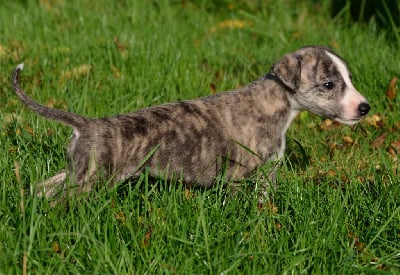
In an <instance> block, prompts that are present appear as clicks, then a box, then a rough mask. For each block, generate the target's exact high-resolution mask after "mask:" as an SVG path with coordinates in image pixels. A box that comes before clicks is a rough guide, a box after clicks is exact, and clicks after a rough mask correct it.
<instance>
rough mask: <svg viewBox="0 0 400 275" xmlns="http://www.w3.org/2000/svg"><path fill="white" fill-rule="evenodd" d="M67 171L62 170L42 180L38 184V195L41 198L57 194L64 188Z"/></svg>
mask: <svg viewBox="0 0 400 275" xmlns="http://www.w3.org/2000/svg"><path fill="white" fill-rule="evenodd" d="M66 178H67V173H66V172H65V170H61V171H60V172H59V173H57V174H56V175H55V176H53V177H51V178H49V179H48V180H45V181H43V182H40V183H38V184H37V185H36V195H37V196H38V197H39V198H43V197H45V198H50V197H52V196H54V195H56V194H57V193H58V192H59V191H60V189H63V188H64V184H65V180H66Z"/></svg>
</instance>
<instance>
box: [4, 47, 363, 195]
mask: <svg viewBox="0 0 400 275" xmlns="http://www.w3.org/2000/svg"><path fill="white" fill-rule="evenodd" d="M22 68H23V65H22V64H20V65H18V66H17V67H16V69H15V70H14V72H13V74H12V85H13V88H14V91H15V93H16V94H17V96H18V97H19V98H20V99H21V100H22V102H23V103H25V104H26V105H27V106H28V107H29V108H30V109H32V110H33V111H35V112H36V113H38V114H40V115H42V116H44V117H46V118H49V119H52V120H56V121H59V122H62V123H64V124H66V125H69V126H71V127H72V128H73V136H72V140H71V142H70V144H69V146H68V149H67V157H68V164H67V167H66V169H65V170H62V171H60V172H59V173H58V174H56V175H55V176H54V177H52V178H50V179H48V180H46V181H44V182H42V183H39V184H38V185H37V188H38V195H39V196H45V197H51V196H53V195H54V194H55V193H57V192H56V191H57V189H59V188H60V187H62V188H63V187H64V184H65V182H66V181H68V182H69V183H72V184H73V185H74V186H75V187H76V188H75V189H76V192H77V193H80V192H85V191H90V190H92V189H93V187H94V186H95V184H96V183H100V184H101V183H104V182H112V183H115V182H120V181H123V180H125V179H128V178H130V177H135V176H138V175H140V173H142V172H143V169H144V168H145V167H147V169H149V171H150V173H151V175H153V176H161V177H165V178H172V177H178V179H181V180H182V181H183V182H185V183H187V184H189V185H197V186H204V187H209V186H212V185H213V183H214V182H215V178H216V176H217V175H218V174H219V173H221V171H222V170H224V173H225V174H224V176H225V177H226V179H227V180H231V181H236V180H239V179H243V178H246V177H248V176H250V175H251V174H252V173H254V172H255V171H256V170H257V169H258V168H259V167H260V166H262V165H263V164H265V163H267V162H269V161H273V160H277V159H280V158H282V156H283V154H284V150H285V134H286V131H287V129H288V127H289V126H290V124H291V122H292V121H293V119H294V118H295V117H296V115H297V114H298V113H299V112H301V111H303V110H308V111H310V112H312V113H315V114H318V115H321V116H325V117H328V118H331V119H333V120H336V121H339V122H341V123H344V124H349V125H352V124H355V123H356V122H358V121H360V119H361V118H363V117H364V116H365V115H366V114H367V113H368V112H369V110H370V105H369V104H368V102H367V100H366V99H365V98H364V97H363V96H362V95H361V94H360V93H359V92H358V91H357V90H356V88H354V86H353V84H352V82H351V74H350V72H349V70H348V67H347V65H346V63H345V61H344V60H343V59H342V58H340V57H339V56H338V55H336V54H335V53H333V52H332V51H331V50H329V49H328V48H325V47H321V46H307V47H304V48H301V49H299V50H297V51H296V52H293V53H290V54H287V55H285V56H284V57H283V58H282V59H280V60H279V61H278V62H276V63H275V64H274V65H273V66H272V67H271V69H270V71H269V73H267V74H266V75H264V76H262V77H261V78H259V79H258V80H256V81H255V82H253V83H250V84H248V85H247V86H245V87H242V88H240V89H237V90H234V91H229V92H224V93H219V94H216V95H211V96H207V97H203V98H199V99H194V100H187V101H180V102H175V103H167V104H162V105H159V106H154V107H149V108H144V109H141V110H138V111H136V112H133V113H128V114H121V115H115V116H111V117H106V118H87V117H84V116H80V115H77V114H74V113H71V112H66V111H61V110H57V109H53V108H49V107H46V106H43V105H41V104H39V103H37V102H35V101H34V100H32V99H31V98H29V97H28V96H27V95H26V94H25V92H24V91H23V90H22V88H21V87H20V85H19V84H18V80H19V75H20V72H21V70H22ZM267 185H268V183H265V187H266V186H267Z"/></svg>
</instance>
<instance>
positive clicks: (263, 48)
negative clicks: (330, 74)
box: [0, 0, 400, 274]
mask: <svg viewBox="0 0 400 275" xmlns="http://www.w3.org/2000/svg"><path fill="white" fill-rule="evenodd" d="M383 16H384V15H383ZM387 20H388V22H389V23H390V22H391V18H390V16H387ZM399 43H400V38H399V28H398V27H396V26H394V25H392V26H390V25H389V27H385V28H382V27H380V26H378V25H377V24H376V22H375V21H374V20H373V19H372V20H367V21H365V22H354V21H353V20H352V19H351V18H350V15H349V10H348V8H345V9H343V10H342V11H341V12H340V13H338V14H337V15H335V16H332V15H331V14H330V2H329V1H323V0H321V1H308V0H302V1H295V0H288V1H268V0H266V1H256V0H247V1H245V0H242V1H229V0H223V1H196V0H193V1H189V0H186V1H183V0H182V1H178V0H175V1H174V0H170V1H166V0H159V1H156V0H151V1H147V0H118V1H105V0H98V1H90V0H82V1H78V0H71V1H67V0H37V1H29V0H26V1H24V0H19V1H2V3H1V9H0V152H1V157H0V273H1V274H21V273H22V274H28V273H32V274H66V273H72V274H161V273H164V274H175V273H177V274H275V273H284V274H286V273H302V272H303V273H312V274H352V273H360V274H366V273H367V274H369V273H379V274H380V273H382V274H390V273H391V274H394V273H400V185H399V179H400V177H399V172H400V171H399V161H398V156H399V152H400V121H399V118H400V109H399V101H400V99H399V95H397V92H398V88H397V84H396V77H398V75H399V73H400V50H399V45H400V44H399ZM310 44H318V45H325V46H328V47H330V48H332V49H333V50H334V51H336V52H337V53H338V54H340V55H341V56H343V57H344V59H346V60H347V62H348V64H349V67H350V70H351V72H352V75H353V82H354V85H355V87H356V88H357V89H358V90H359V91H360V92H361V93H362V94H363V95H365V97H366V98H367V99H368V100H369V103H370V104H371V107H372V109H371V112H370V114H369V115H368V117H367V118H366V119H364V120H363V121H362V122H361V123H359V124H357V125H355V126H351V127H350V126H344V125H339V124H337V123H335V122H332V121H330V120H328V119H326V118H322V117H318V116H315V115H313V114H311V113H307V112H304V113H302V114H300V115H299V116H298V117H297V118H296V119H295V121H294V123H293V124H292V126H291V127H290V129H289V131H288V134H287V143H288V146H287V147H288V148H287V151H286V154H285V161H284V162H283V164H282V167H281V168H280V169H279V173H278V175H277V181H278V186H279V188H278V189H276V190H273V191H272V193H273V198H274V200H273V203H270V204H268V205H266V206H265V207H263V208H262V209H259V208H258V206H257V196H256V194H255V192H253V189H254V185H255V183H254V182H256V181H257V175H255V176H254V177H253V178H252V179H249V180H248V181H246V182H244V183H243V186H242V187H240V188H238V189H237V190H236V192H231V190H230V189H229V188H227V186H229V182H225V181H224V180H219V181H218V180H217V183H216V185H215V186H214V187H213V188H211V189H202V188H193V189H188V188H186V187H185V186H183V185H182V184H180V183H179V182H170V181H168V180H163V179H156V180H154V179H153V180H152V179H150V178H149V177H148V175H147V173H144V174H143V175H142V176H141V177H140V178H139V179H135V180H132V181H131V182H129V183H125V184H121V185H119V186H116V187H113V188H101V189H100V190H98V191H97V192H92V193H89V194H83V195H81V196H79V197H77V198H72V199H71V200H70V201H69V205H68V208H66V207H65V205H62V204H61V205H56V206H55V207H51V205H50V202H49V201H47V200H45V199H39V198H37V197H35V196H34V191H33V190H34V187H35V183H36V182H40V181H41V180H44V179H46V178H48V177H50V176H52V175H54V174H55V173H56V172H57V171H59V170H60V169H63V168H64V165H65V162H66V156H65V146H66V144H67V143H68V140H69V138H70V136H71V129H70V128H68V127H65V126H63V125H60V124H58V123H55V122H51V121H48V120H45V119H43V118H41V117H39V116H37V115H36V114H34V113H33V112H31V111H30V110H28V109H27V108H26V107H24V106H23V105H22V104H21V102H20V101H19V100H18V98H17V97H16V96H15V95H14V93H13V91H12V89H11V85H10V74H11V71H12V70H13V69H14V68H15V66H16V65H17V64H19V63H21V62H24V64H25V69H24V71H23V73H22V86H23V87H24V89H25V90H26V91H27V93H28V94H29V95H30V96H32V97H33V98H35V99H36V100H38V101H39V102H42V103H44V104H46V105H47V106H51V107H55V108H60V109H63V110H69V111H73V112H76V113H79V114H82V115H85V116H90V117H102V116H110V115H114V114H119V113H124V112H129V111H133V110H137V109H140V108H144V107H147V106H152V105H157V104H161V103H165V102H171V101H177V100H183V99H191V98H197V97H201V96H207V95H210V94H214V93H218V92H222V91H225V90H232V89H235V88H237V87H240V86H243V85H245V84H247V83H249V82H251V81H254V80H256V79H257V78H259V77H260V76H262V75H264V74H265V73H267V72H268V71H269V68H270V66H271V65H272V64H273V63H274V62H275V61H276V60H278V59H279V58H280V57H281V56H283V55H284V54H286V53H288V52H291V51H294V50H296V49H297V48H299V47H301V46H304V45H310Z"/></svg>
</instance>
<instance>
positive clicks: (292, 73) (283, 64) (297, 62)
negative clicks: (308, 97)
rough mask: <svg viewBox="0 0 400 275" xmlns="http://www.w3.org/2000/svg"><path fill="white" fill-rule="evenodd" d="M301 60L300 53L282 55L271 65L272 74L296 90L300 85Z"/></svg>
mask: <svg viewBox="0 0 400 275" xmlns="http://www.w3.org/2000/svg"><path fill="white" fill-rule="evenodd" d="M301 60H302V58H301V55H299V54H290V55H286V56H284V57H283V58H282V59H281V60H279V61H278V62H277V63H275V64H274V65H273V66H272V67H271V73H272V75H274V76H275V77H277V78H278V79H279V80H280V81H281V82H282V83H283V84H284V85H285V86H287V87H288V88H290V89H291V90H292V91H293V92H296V91H297V90H298V89H299V87H300V78H301Z"/></svg>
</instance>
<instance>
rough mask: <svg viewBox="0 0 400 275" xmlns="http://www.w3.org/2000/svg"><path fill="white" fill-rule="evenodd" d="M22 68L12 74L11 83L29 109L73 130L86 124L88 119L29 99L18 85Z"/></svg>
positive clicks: (16, 69) (17, 68) (22, 65)
mask: <svg viewBox="0 0 400 275" xmlns="http://www.w3.org/2000/svg"><path fill="white" fill-rule="evenodd" d="M23 68H24V64H19V65H18V66H17V67H16V68H15V70H14V71H13V73H12V76H11V81H12V85H13V88H14V91H15V93H16V94H17V96H18V97H19V98H20V99H21V101H22V102H23V103H25V104H26V105H27V106H28V107H29V108H30V109H32V110H33V111H35V112H36V113H38V114H39V115H42V116H44V117H46V118H49V119H52V120H56V121H59V122H63V123H65V124H67V125H69V126H71V127H73V128H75V129H79V128H81V127H83V126H84V125H86V124H87V122H88V121H89V119H87V118H84V117H82V116H79V115H77V114H74V113H71V112H66V111H62V110H58V109H53V108H50V107H47V106H44V105H40V104H39V103H37V102H36V101H34V100H32V99H31V98H29V97H28V96H27V95H26V94H25V92H24V91H23V90H22V88H21V87H20V86H19V84H18V80H19V74H20V72H21V71H22V69H23Z"/></svg>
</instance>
